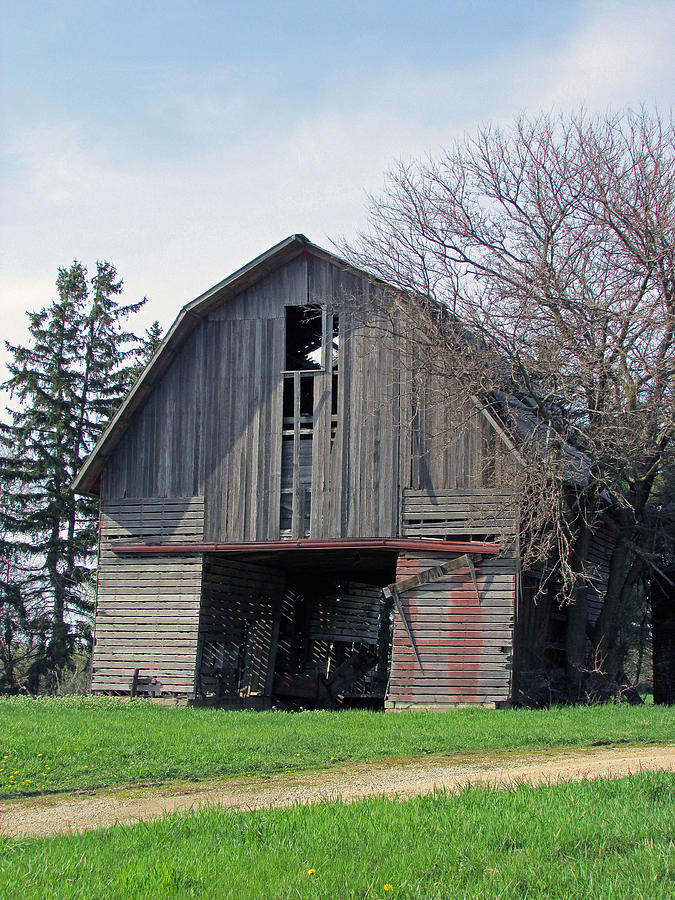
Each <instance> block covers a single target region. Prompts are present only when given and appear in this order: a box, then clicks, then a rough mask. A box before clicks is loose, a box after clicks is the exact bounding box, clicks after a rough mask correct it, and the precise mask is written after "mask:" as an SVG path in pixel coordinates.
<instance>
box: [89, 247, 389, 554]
mask: <svg viewBox="0 0 675 900" xmlns="http://www.w3.org/2000/svg"><path fill="white" fill-rule="evenodd" d="M369 290H371V288H370V286H369V285H368V284H367V283H365V282H363V281H362V280H361V279H360V278H358V277H357V276H355V275H354V274H353V273H350V272H348V271H346V270H342V269H340V268H338V267H337V266H335V265H332V264H330V263H327V262H325V261H323V260H319V259H317V258H315V257H312V256H303V257H301V258H299V259H296V260H294V261H292V262H291V263H288V264H286V265H285V266H283V267H281V268H280V269H278V270H275V271H274V272H272V273H270V274H269V275H267V276H266V277H264V278H263V279H262V280H261V281H260V282H258V283H257V284H255V285H254V286H252V287H251V288H249V289H247V290H245V291H243V292H242V293H241V294H239V295H238V296H236V297H234V298H232V299H231V300H228V301H227V302H226V303H224V304H223V305H222V306H220V307H218V308H217V309H215V310H214V311H212V312H211V313H210V314H209V315H208V317H207V318H206V319H205V320H204V321H203V322H201V323H200V324H199V326H198V327H197V328H196V329H195V331H194V332H193V333H192V334H191V335H190V336H189V337H188V339H187V340H186V342H185V344H184V345H183V346H182V348H180V350H179V351H178V352H177V354H176V358H175V360H174V362H173V363H172V365H171V366H170V367H169V369H168V370H167V372H166V374H165V375H164V377H163V379H162V380H161V382H160V383H159V384H158V385H157V386H156V387H155V388H154V389H153V391H152V393H151V394H150V396H149V398H148V401H147V402H146V404H145V406H144V407H143V408H142V409H140V410H139V411H138V412H137V413H136V414H135V416H134V419H133V420H132V422H131V424H130V427H129V429H128V430H127V432H126V434H125V435H124V436H123V438H122V440H121V442H120V444H119V445H118V448H117V449H116V451H115V453H114V454H113V455H112V457H111V459H110V460H109V462H108V465H107V470H106V475H105V485H106V497H107V499H108V500H116V499H121V498H123V497H125V496H149V497H164V496H166V497H176V496H186V495H190V494H194V495H203V496H204V497H205V530H204V537H205V539H206V540H210V541H237V540H273V539H277V538H278V537H279V507H280V490H281V432H282V400H283V383H282V381H283V379H282V376H281V372H282V370H283V367H284V362H285V361H284V352H285V341H284V329H285V323H284V318H285V309H284V308H285V306H286V305H288V304H293V305H301V304H306V303H321V304H326V306H327V307H328V309H329V312H335V313H337V314H338V315H339V322H340V353H339V377H338V413H337V414H338V422H337V434H336V435H335V438H334V440H333V441H332V442H331V437H330V428H331V422H330V415H331V392H332V383H331V378H330V373H329V372H326V373H325V374H320V375H316V376H314V377H315V378H316V390H315V410H314V415H315V431H314V442H313V453H312V485H313V488H312V511H311V536H312V537H315V538H337V537H353V536H367V537H377V536H386V537H389V536H392V535H395V534H396V533H397V530H398V528H397V525H398V517H399V510H398V487H399V485H398V480H397V474H398V471H399V455H398V447H399V438H400V436H399V429H398V423H399V409H398V395H397V390H398V388H397V385H396V384H395V383H394V378H393V374H392V373H393V371H394V366H393V362H392V360H393V351H392V349H391V347H390V345H389V344H388V343H387V342H385V341H382V340H381V339H380V338H381V332H380V331H379V330H378V329H376V328H375V329H373V328H364V327H363V325H362V324H361V322H360V319H359V313H358V312H357V309H358V308H359V307H360V306H361V304H362V303H365V304H367V303H368V292H369Z"/></svg>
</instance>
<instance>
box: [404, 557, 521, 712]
mask: <svg viewBox="0 0 675 900" xmlns="http://www.w3.org/2000/svg"><path fill="white" fill-rule="evenodd" d="M449 559H450V557H449V556H448V555H447V554H445V555H444V554H439V553H427V554H424V555H421V554H420V555H411V554H401V555H400V556H399V563H398V568H397V581H399V580H402V579H404V578H407V577H409V576H410V575H414V574H418V573H419V572H420V571H422V570H424V569H427V568H430V567H432V566H437V565H441V564H443V563H445V562H447V561H448V560H449ZM476 574H477V577H478V587H479V595H477V594H476V589H475V587H474V584H473V580H472V578H471V573H470V571H469V569H468V567H467V568H466V569H462V570H459V571H458V572H457V573H454V574H453V575H451V576H449V577H447V578H443V579H441V580H439V581H436V582H432V583H428V584H422V585H420V586H419V587H417V588H414V589H413V590H410V591H406V592H404V593H402V594H401V595H400V600H401V605H402V608H403V612H404V615H405V616H406V619H407V620H408V625H409V627H410V630H411V632H412V636H413V640H414V643H415V647H413V646H412V644H411V641H410V639H409V638H408V633H407V630H406V628H405V623H404V622H403V621H402V620H401V617H400V615H398V614H397V613H395V615H394V637H393V645H392V666H391V679H390V686H389V694H388V698H387V703H386V705H387V708H389V709H399V708H405V707H408V706H438V707H444V706H446V707H447V706H454V705H457V704H488V705H495V704H497V703H501V702H504V701H507V700H509V698H510V690H511V666H510V653H511V643H512V629H513V612H514V585H515V561H514V558H513V555H512V554H510V553H508V552H507V553H505V554H504V555H503V556H500V557H499V558H494V559H489V560H488V559H486V560H484V561H483V562H481V564H480V565H479V566H478V568H477V570H476ZM415 650H416V651H417V653H416V652H415ZM418 656H419V661H418ZM420 663H421V666H420Z"/></svg>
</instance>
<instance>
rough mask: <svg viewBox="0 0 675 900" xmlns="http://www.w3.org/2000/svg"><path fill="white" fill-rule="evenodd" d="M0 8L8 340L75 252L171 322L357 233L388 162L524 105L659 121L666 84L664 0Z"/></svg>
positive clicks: (6, 4) (198, 1)
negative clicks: (214, 294)
mask: <svg viewBox="0 0 675 900" xmlns="http://www.w3.org/2000/svg"><path fill="white" fill-rule="evenodd" d="M0 15H1V19H2V21H1V22H0V59H1V62H0V65H1V78H2V86H1V93H0V124H1V137H0V203H1V204H2V206H1V217H2V218H1V222H0V247H1V250H0V253H1V256H0V309H1V310H2V314H3V332H4V335H5V336H6V337H8V338H10V339H11V340H15V341H22V340H24V339H25V324H24V319H25V317H24V316H23V310H25V309H26V308H36V307H38V306H41V305H44V304H45V303H47V302H48V301H49V299H50V298H51V297H52V296H53V295H54V290H53V284H54V280H55V278H56V271H57V267H58V266H59V265H68V264H69V263H70V262H71V261H72V260H73V259H74V258H78V259H81V260H82V261H83V262H85V263H87V264H89V265H90V266H93V264H94V261H95V260H96V258H105V259H109V260H110V261H111V262H113V263H114V264H115V265H116V266H117V268H118V271H119V273H120V275H121V276H122V277H123V278H124V280H125V283H126V286H127V293H126V297H127V299H128V300H132V299H136V298H137V297H139V296H142V295H143V294H145V295H147V296H148V298H149V302H148V306H147V310H146V314H145V316H144V319H145V321H146V322H147V321H150V320H151V319H153V318H158V319H159V320H160V321H161V323H162V324H163V325H164V326H165V327H166V326H168V325H169V324H170V322H171V321H172V319H173V317H174V316H175V314H176V312H177V311H178V309H179V308H180V306H181V305H182V304H183V303H185V302H186V301H188V300H190V299H192V298H193V297H194V296H196V295H197V294H199V293H200V292H201V291H202V290H204V289H206V288H207V287H209V286H210V285H211V284H213V283H215V282H216V281H218V280H219V279H221V278H222V277H224V276H225V275H227V274H229V273H230V272H231V271H232V270H233V269H235V268H237V267H238V266H239V265H241V264H243V263H244V262H246V261H247V260H248V259H250V258H251V257H252V256H254V255H255V254H257V253H259V252H261V251H262V250H264V249H266V248H267V247H268V246H270V245H271V244H273V243H275V242H276V241H278V240H280V239H281V238H282V237H285V236H286V235H287V234H290V233H292V232H294V231H303V232H304V233H305V234H307V235H308V237H310V238H311V239H312V240H314V241H316V242H317V243H320V244H321V243H323V244H328V242H329V240H330V238H337V237H339V236H340V235H341V234H346V235H347V236H350V235H353V234H354V233H355V232H356V230H357V229H358V228H359V227H360V226H362V225H363V223H364V218H363V216H364V199H365V194H366V192H367V191H377V190H378V189H379V187H380V186H381V184H382V180H383V172H384V171H385V169H386V168H387V167H388V166H389V165H390V164H391V163H392V162H393V161H394V160H396V159H397V158H400V157H403V158H408V157H411V156H417V155H421V154H423V153H425V152H427V151H430V152H435V151H438V150H439V148H440V147H441V146H443V145H444V144H445V145H447V144H448V143H450V142H451V141H452V139H453V138H454V137H457V136H459V135H461V134H462V133H463V132H465V131H467V130H471V129H472V128H473V127H475V126H476V125H477V124H479V123H481V122H485V121H487V120H493V121H495V120H496V121H500V122H505V121H508V120H509V119H511V118H512V117H513V116H514V115H516V114H518V113H519V112H522V111H525V112H536V111H538V110H539V109H542V108H543V109H552V108H564V109H569V108H573V107H578V106H579V105H581V104H583V105H585V106H586V107H587V108H588V109H590V110H592V111H594V110H605V109H607V108H608V107H613V108H621V107H623V106H626V105H637V104H639V103H645V104H647V105H653V104H658V105H659V106H660V108H661V109H662V111H663V112H664V113H666V114H667V115H669V114H670V105H671V102H672V89H673V84H675V66H674V63H673V53H672V47H673V46H674V45H675V3H674V2H672V0H668V2H656V0H655V2H630V3H629V2H616V0H612V2H609V0H607V2H606V0H597V2H595V0H587V2H564V0H557V2H555V0H552V2H544V0H538V2H537V0H527V2H526V0H520V2H507V0H503V2H495V0H491V2H488V0H485V2H481V0H475V2H468V0H467V2H461V0H448V2H445V3H442V2H436V0H418V2H416V3H413V2H403V0H389V2H381V0H373V2H367V0H362V2H359V3H356V2H351V0H349V2H333V3H330V4H328V3H319V2H301V0H296V2H293V3H290V2H249V3H239V2H233V0H221V2H215V0H191V2H189V0H183V2H177V0H163V2H156V0H137V2H136V3H129V2H122V0H116V2H107V0H88V2H84V0H80V2H78V0H56V2H47V0H42V2H41V0H21V2H19V0H0ZM4 359H5V356H4V351H2V352H0V364H2V362H3V360H4ZM1 377H2V374H1V369H0V378H1Z"/></svg>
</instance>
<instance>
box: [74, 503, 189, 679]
mask: <svg viewBox="0 0 675 900" xmlns="http://www.w3.org/2000/svg"><path fill="white" fill-rule="evenodd" d="M203 531H204V501H203V498H202V497H184V498H172V499H163V498H148V497H144V498H136V499H134V498H129V499H126V500H124V501H122V502H110V501H109V502H108V503H106V504H105V507H104V511H103V512H102V514H101V544H100V557H99V573H98V596H97V609H96V623H95V632H94V637H95V643H94V656H93V663H92V683H91V687H92V690H93V691H129V689H130V685H131V679H132V677H133V673H134V669H139V670H140V674H141V675H142V676H155V677H156V678H158V679H159V681H160V682H161V683H162V686H163V690H164V692H168V693H174V694H179V695H186V696H192V695H193V692H194V682H195V665H196V659H197V636H198V628H199V607H200V597H201V584H202V557H201V556H200V555H192V556H167V557H156V556H133V557H129V556H117V555H116V554H115V553H114V552H113V551H112V549H111V544H112V542H113V541H117V540H128V539H132V538H133V539H134V540H142V541H149V542H155V543H172V542H175V541H198V540H202V538H203Z"/></svg>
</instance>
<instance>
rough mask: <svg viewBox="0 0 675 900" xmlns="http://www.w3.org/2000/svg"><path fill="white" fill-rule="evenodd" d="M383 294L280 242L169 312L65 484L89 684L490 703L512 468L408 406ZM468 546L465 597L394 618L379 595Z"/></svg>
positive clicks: (498, 668)
mask: <svg viewBox="0 0 675 900" xmlns="http://www.w3.org/2000/svg"><path fill="white" fill-rule="evenodd" d="M242 273H243V274H242ZM380 290H382V285H380V284H379V283H378V282H376V281H373V280H372V279H370V278H369V277H368V276H367V275H366V274H365V273H361V272H358V271H356V270H354V269H353V268H351V267H349V266H348V265H347V264H346V263H343V262H342V261H341V260H339V259H337V258H336V257H334V256H332V255H331V254H328V253H326V251H323V250H321V249H320V248H317V247H315V246H314V245H312V244H310V243H309V242H308V241H307V239H306V238H303V237H302V236H294V237H293V238H289V239H287V240H286V241H283V242H281V244H279V245H277V248H273V249H272V250H271V251H268V253H267V254H263V256H262V257H260V258H259V260H258V261H257V262H255V261H254V263H253V264H250V265H249V266H247V267H244V269H243V270H240V272H239V273H235V275H234V276H231V278H230V279H226V280H225V281H224V282H222V283H221V285H219V286H217V287H216V288H214V289H213V290H212V291H209V292H207V294H205V295H203V296H202V298H201V299H200V298H198V300H197V301H194V303H192V304H189V305H188V306H187V307H186V308H185V310H184V311H183V312H182V313H181V315H180V316H179V318H178V320H177V322H176V324H175V325H174V327H173V328H172V329H171V331H170V332H169V335H168V336H167V339H166V340H165V341H164V343H163V345H162V347H161V348H160V349H159V351H158V353H157V354H156V356H155V358H154V360H153V361H152V363H151V364H150V366H149V367H148V369H146V372H145V373H144V376H143V378H142V379H141V381H140V382H139V384H138V385H137V386H136V387H135V389H134V392H132V395H130V398H129V399H128V400H127V402H126V404H125V405H124V406H123V407H122V409H121V410H120V412H119V413H118V414H117V416H116V417H115V419H114V420H113V422H112V423H111V426H110V427H109V429H108V431H107V432H106V434H104V436H103V438H102V439H101V441H100V442H99V445H98V447H97V448H96V449H95V451H94V453H93V454H92V456H91V457H90V459H89V460H88V461H87V463H86V465H85V466H84V468H83V470H82V472H81V473H80V475H79V476H78V479H77V481H76V484H75V487H76V489H78V490H87V491H90V492H97V491H98V492H100V495H101V504H102V519H101V554H100V571H99V589H98V611H97V619H96V644H95V651H94V674H93V680H92V688H93V689H94V690H99V691H121V692H125V691H126V690H128V689H129V690H130V686H131V682H132V680H133V678H134V672H135V671H136V670H139V672H140V677H141V680H142V679H143V677H145V678H149V679H150V680H151V681H152V680H153V679H154V682H153V683H154V684H156V683H157V682H159V683H161V685H162V691H163V692H164V693H171V694H175V695H180V696H185V697H189V698H196V699H199V698H201V699H202V700H208V701H212V702H220V703H225V704H229V705H234V706H236V705H252V706H257V707H260V706H265V705H269V703H271V702H273V701H277V702H284V703H289V704H291V705H292V704H293V703H299V702H301V701H302V702H303V704H304V705H307V704H308V703H327V704H334V703H338V702H346V700H351V701H353V702H361V701H362V702H370V701H372V702H381V703H382V702H385V700H386V705H387V706H388V707H389V708H399V707H401V706H406V705H411V704H412V705H415V704H419V705H429V704H432V705H443V706H447V705H452V704H456V703H501V702H508V700H509V698H510V692H511V675H510V663H509V660H510V656H511V653H510V649H511V645H512V630H513V615H514V608H515V591H516V584H517V573H518V560H517V556H516V554H515V550H514V548H515V544H514V543H513V538H514V535H515V532H516V514H515V509H514V505H513V502H512V501H513V497H512V495H511V493H510V487H509V478H508V457H509V453H508V450H507V448H506V447H505V445H503V444H502V443H501V442H500V439H499V437H498V436H496V434H495V430H494V428H493V427H492V425H490V423H489V422H488V421H487V419H486V418H485V416H484V415H482V413H481V412H480V410H478V409H477V410H476V412H475V415H473V416H472V417H470V418H469V419H467V421H466V422H465V424H464V425H463V426H462V427H461V428H459V429H458V428H457V427H456V426H454V429H453V427H452V426H451V416H450V414H449V411H448V410H447V409H444V408H443V406H442V405H439V404H433V405H429V404H425V403H424V399H423V394H424V392H423V391H422V392H420V390H419V386H416V388H415V390H413V389H412V387H411V384H410V379H409V375H408V373H407V370H406V366H405V365H404V362H403V358H404V356H405V352H406V348H405V346H404V345H403V340H402V338H401V337H400V336H395V335H394V334H393V333H392V330H391V328H390V327H389V324H388V323H387V321H386V320H385V319H380V318H378V316H379V314H377V313H376V312H375V309H377V308H379V306H380V304H378V303H376V302H374V300H375V299H376V293H377V292H378V291H380ZM420 398H422V399H420ZM449 434H450V435H451V437H450V439H449V437H448V435H449ZM153 529H154V530H153ZM430 541H431V542H433V543H430ZM499 541H501V543H502V547H501V549H502V553H501V555H500V556H499V561H498V565H497V563H496V561H494V560H493V561H492V562H486V560H487V559H488V557H491V556H493V555H494V554H495V553H496V552H497V551H498V550H499V546H498V542H499ZM466 547H468V548H469V549H470V550H472V554H471V555H472V558H474V559H475V563H476V570H477V572H478V576H479V577H478V579H477V581H474V575H475V573H472V572H470V571H469V570H468V569H467V570H466V571H465V570H461V574H453V575H452V576H451V577H448V578H445V579H440V580H439V581H438V582H437V583H436V585H435V587H434V588H433V589H431V588H429V587H428V586H427V587H420V588H419V589H417V591H413V592H412V593H410V594H405V593H402V594H401V598H402V602H401V606H400V608H397V609H396V610H393V611H392V609H391V607H390V605H388V604H387V601H386V597H385V595H384V594H383V593H382V590H381V589H382V588H383V587H385V586H386V585H388V584H395V583H396V581H397V580H400V578H401V577H402V575H401V573H402V572H406V571H409V570H410V569H411V567H414V566H415V565H418V566H424V565H426V564H427V562H429V560H433V559H445V560H447V559H453V558H455V557H457V556H458V555H461V552H466ZM462 548H464V550H462ZM495 565H497V568H496V569H495ZM477 584H478V585H480V592H479V593H480V596H479V594H478V593H477V591H476V585H477ZM406 610H408V612H407V613H406ZM336 611H339V613H340V614H339V615H337V612H336ZM336 616H337V618H336ZM406 616H408V617H409V618H410V622H408V623H407V626H406V623H405V622H404V621H403V618H406ZM402 617H403V618H402ZM390 620H391V621H393V643H392V637H391V634H390V626H391V621H390ZM328 621H331V622H333V623H337V624H335V626H333V625H331V626H330V628H328V627H327V626H326V627H324V626H321V627H323V628H324V630H323V631H321V629H320V628H319V625H318V624H317V623H318V622H328ZM312 623H313V624H312ZM411 623H412V624H411ZM404 626H405V627H404ZM373 628H375V629H376V631H377V637H373V634H374V632H373ZM326 629H327V630H326ZM331 629H332V630H331ZM416 633H417V634H418V638H419V641H420V644H421V645H422V646H423V647H424V648H426V649H425V650H424V652H425V653H427V655H428V654H429V653H431V655H432V656H433V657H434V660H433V663H432V662H428V666H427V669H425V668H424V662H425V660H424V658H422V657H423V654H422V656H421V657H420V659H418V658H417V656H416V655H415V648H414V647H413V644H414V643H415V634H416ZM411 637H412V640H411ZM408 645H409V646H408ZM406 648H407V649H406ZM411 653H412V654H413V655H412V657H411V656H410V654H411ZM411 660H413V662H411ZM390 661H391V678H390V679H389V674H390V673H389V669H390ZM416 667H417V669H419V671H417V669H416ZM439 667H440V668H439ZM434 672H437V675H434ZM430 679H431V680H430ZM141 683H143V682H142V681H141ZM432 683H434V684H435V689H434V690H432V689H431V688H430V685H432ZM127 685H128V686H129V687H128V688H127ZM368 698H370V699H368Z"/></svg>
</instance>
